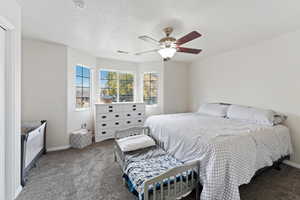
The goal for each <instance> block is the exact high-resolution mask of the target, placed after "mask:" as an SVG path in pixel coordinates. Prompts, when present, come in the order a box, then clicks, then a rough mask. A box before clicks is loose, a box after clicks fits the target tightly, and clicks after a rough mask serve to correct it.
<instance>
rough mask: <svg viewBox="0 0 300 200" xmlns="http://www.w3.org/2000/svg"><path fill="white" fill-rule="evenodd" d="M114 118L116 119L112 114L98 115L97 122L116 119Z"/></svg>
mask: <svg viewBox="0 0 300 200" xmlns="http://www.w3.org/2000/svg"><path fill="white" fill-rule="evenodd" d="M113 117H114V115H113V114H112V113H98V114H97V120H98V121H99V122H104V121H109V120H112V119H114V118H113Z"/></svg>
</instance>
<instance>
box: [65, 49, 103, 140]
mask: <svg viewBox="0 0 300 200" xmlns="http://www.w3.org/2000/svg"><path fill="white" fill-rule="evenodd" d="M96 63H97V59H96V57H94V56H91V55H89V54H87V53H85V52H82V51H79V50H76V49H71V48H68V117H67V118H68V128H67V133H68V134H69V133H71V132H72V131H74V130H76V129H80V128H81V124H84V123H86V124H87V128H88V129H90V130H93V121H94V120H93V109H94V106H93V105H94V104H93V102H95V98H94V99H93V98H91V107H90V109H87V110H80V111H78V110H77V111H76V89H75V83H76V82H75V81H76V79H75V77H76V72H75V66H76V65H78V64H79V65H83V66H85V67H89V68H90V69H91V73H92V78H91V82H92V84H91V85H92V89H91V90H92V93H91V94H92V96H95V95H93V94H95V87H94V86H95V84H93V83H95V80H98V79H97V77H96V75H97V70H96Z"/></svg>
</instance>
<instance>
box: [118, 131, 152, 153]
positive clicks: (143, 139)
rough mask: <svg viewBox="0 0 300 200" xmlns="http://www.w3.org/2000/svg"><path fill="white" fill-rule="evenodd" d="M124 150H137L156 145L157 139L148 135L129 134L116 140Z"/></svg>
mask: <svg viewBox="0 0 300 200" xmlns="http://www.w3.org/2000/svg"><path fill="white" fill-rule="evenodd" d="M116 142H117V143H118V145H119V147H120V149H121V151H123V152H129V151H135V150H138V149H144V148H147V147H151V146H155V141H154V140H153V139H152V138H151V137H149V136H148V135H144V134H143V135H135V136H129V137H125V138H122V139H118V140H117V141H116Z"/></svg>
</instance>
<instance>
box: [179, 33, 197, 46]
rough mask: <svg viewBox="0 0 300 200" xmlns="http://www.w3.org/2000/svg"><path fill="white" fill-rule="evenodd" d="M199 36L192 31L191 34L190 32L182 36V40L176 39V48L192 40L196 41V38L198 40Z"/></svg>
mask: <svg viewBox="0 0 300 200" xmlns="http://www.w3.org/2000/svg"><path fill="white" fill-rule="evenodd" d="M200 36H201V34H200V33H198V32H197V31H193V32H190V33H189V34H187V35H185V36H183V37H182V38H180V39H178V40H177V41H176V44H177V45H178V46H180V45H182V44H185V43H187V42H189V41H192V40H194V39H196V38H198V37H200Z"/></svg>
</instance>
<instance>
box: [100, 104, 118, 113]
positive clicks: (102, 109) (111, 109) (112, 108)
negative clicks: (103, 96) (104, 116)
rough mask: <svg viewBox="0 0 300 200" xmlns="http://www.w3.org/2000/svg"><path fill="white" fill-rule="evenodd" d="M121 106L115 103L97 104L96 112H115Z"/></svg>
mask: <svg viewBox="0 0 300 200" xmlns="http://www.w3.org/2000/svg"><path fill="white" fill-rule="evenodd" d="M122 110H123V109H122V106H121V105H115V104H108V105H98V106H97V107H96V112H97V114H99V113H115V112H121V111H122Z"/></svg>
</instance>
